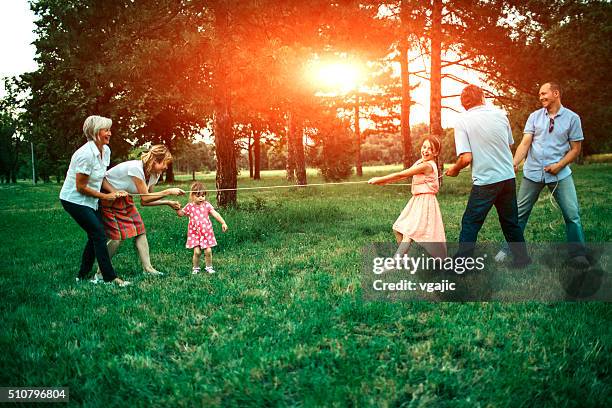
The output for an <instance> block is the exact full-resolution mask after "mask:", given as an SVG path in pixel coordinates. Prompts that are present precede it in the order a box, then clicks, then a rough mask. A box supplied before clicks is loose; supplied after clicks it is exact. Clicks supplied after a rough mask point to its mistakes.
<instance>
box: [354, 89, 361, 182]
mask: <svg viewBox="0 0 612 408" xmlns="http://www.w3.org/2000/svg"><path fill="white" fill-rule="evenodd" d="M355 138H356V139H357V149H356V150H357V151H356V157H355V170H356V172H357V175H358V176H363V169H362V167H361V130H360V129H359V92H358V91H355Z"/></svg>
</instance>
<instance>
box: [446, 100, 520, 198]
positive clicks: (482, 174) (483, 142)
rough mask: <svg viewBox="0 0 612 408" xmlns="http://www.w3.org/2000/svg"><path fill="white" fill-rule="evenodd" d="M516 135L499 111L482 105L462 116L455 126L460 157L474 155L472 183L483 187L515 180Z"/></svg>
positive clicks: (456, 144) (456, 143)
mask: <svg viewBox="0 0 612 408" xmlns="http://www.w3.org/2000/svg"><path fill="white" fill-rule="evenodd" d="M513 143H514V140H513V139H512V131H511V129H510V123H509V122H508V118H507V117H506V115H505V114H504V112H502V111H501V110H499V109H496V108H493V107H489V106H485V105H479V106H475V107H473V108H471V109H469V110H468V111H466V112H464V113H462V114H461V115H460V117H459V119H457V122H456V124H455V146H456V148H457V155H458V156H459V155H461V154H462V153H467V152H470V153H472V181H473V183H474V185H478V186H483V185H488V184H493V183H498V182H500V181H504V180H508V179H512V178H514V177H515V176H514V165H513V162H512V152H511V151H510V146H509V145H511V144H513Z"/></svg>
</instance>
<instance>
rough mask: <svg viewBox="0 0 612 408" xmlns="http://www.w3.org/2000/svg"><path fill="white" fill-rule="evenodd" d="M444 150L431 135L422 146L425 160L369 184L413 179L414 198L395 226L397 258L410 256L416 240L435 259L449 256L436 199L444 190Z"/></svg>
mask: <svg viewBox="0 0 612 408" xmlns="http://www.w3.org/2000/svg"><path fill="white" fill-rule="evenodd" d="M440 150H441V144H440V140H439V139H438V138H437V137H435V136H427V137H426V138H425V140H424V141H423V145H422V146H421V158H420V159H419V160H417V161H416V163H414V164H413V165H412V167H410V168H409V169H406V170H403V171H400V172H397V173H392V174H388V175H386V176H382V177H373V178H371V179H370V180H368V183H369V184H378V185H384V184H387V183H391V182H394V181H398V180H403V179H406V178H408V177H412V189H411V192H412V198H411V199H410V201H408V204H407V205H406V207H405V208H404V210H403V211H402V213H401V214H400V216H399V217H398V219H397V220H396V221H395V223H394V224H393V232H394V233H395V238H396V240H397V243H398V244H399V247H398V249H397V252H396V255H399V256H403V255H405V254H407V253H408V250H409V249H410V244H411V243H412V242H413V241H415V242H417V243H419V245H421V246H422V247H423V248H424V249H425V250H427V252H429V254H430V255H431V256H434V257H441V258H445V257H446V235H445V233H444V224H443V222H442V213H441V212H440V206H439V204H438V200H437V198H436V193H437V192H438V190H439V189H440V183H439V180H440V176H439V174H440V166H439V157H440Z"/></svg>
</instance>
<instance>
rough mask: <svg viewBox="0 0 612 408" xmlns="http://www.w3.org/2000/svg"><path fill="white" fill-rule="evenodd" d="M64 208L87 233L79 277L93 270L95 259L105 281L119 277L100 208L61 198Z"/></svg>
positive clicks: (83, 276) (82, 277) (83, 277)
mask: <svg viewBox="0 0 612 408" xmlns="http://www.w3.org/2000/svg"><path fill="white" fill-rule="evenodd" d="M60 202H61V203H62V206H63V207H64V210H66V212H67V213H68V214H70V216H71V217H72V218H74V220H75V221H76V222H77V224H79V226H80V227H81V228H83V230H84V231H85V232H86V233H87V243H86V244H85V248H84V249H83V256H82V257H81V268H80V269H79V278H81V279H85V278H87V276H88V275H89V273H90V272H91V268H92V267H93V263H94V260H97V261H98V266H99V267H100V270H101V271H102V276H103V277H104V281H105V282H111V281H112V280H113V279H115V278H116V277H117V274H116V273H115V270H114V269H113V265H112V264H111V260H110V256H109V255H108V249H107V248H106V234H105V233H104V226H103V224H102V214H101V212H100V209H99V208H98V210H97V211H96V210H94V209H93V208H91V207H87V206H85V205H79V204H74V203H71V202H68V201H64V200H60Z"/></svg>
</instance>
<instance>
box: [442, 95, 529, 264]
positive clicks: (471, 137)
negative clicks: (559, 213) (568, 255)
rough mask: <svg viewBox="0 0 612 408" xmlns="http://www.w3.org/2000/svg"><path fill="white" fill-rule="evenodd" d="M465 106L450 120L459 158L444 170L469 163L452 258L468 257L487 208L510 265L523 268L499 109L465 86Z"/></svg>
mask: <svg viewBox="0 0 612 408" xmlns="http://www.w3.org/2000/svg"><path fill="white" fill-rule="evenodd" d="M461 104H462V105H463V107H464V108H465V109H466V112H464V113H462V114H461V115H460V117H459V119H458V120H457V123H456V124H455V148H456V150H457V156H459V159H458V160H457V162H456V163H455V164H454V165H453V166H452V167H451V168H450V169H448V170H447V171H446V175H447V176H450V177H456V176H457V175H458V174H459V171H460V170H461V169H462V168H464V167H467V166H468V165H470V164H471V165H472V181H473V185H472V190H471V192H470V197H469V199H468V203H467V207H466V209H465V212H464V214H463V218H462V220H461V233H460V234H459V252H458V253H457V255H455V256H456V257H461V256H471V254H472V252H473V249H474V245H475V243H476V240H477V239H478V233H479V232H480V229H481V228H482V225H483V223H484V221H485V219H486V217H487V214H488V213H489V211H490V210H491V208H492V207H493V206H495V208H496V209H497V215H498V217H499V223H500V225H501V228H502V231H503V233H504V237H505V238H506V241H507V242H508V243H510V244H511V245H510V249H512V253H513V255H514V262H513V265H514V266H517V267H522V266H526V265H527V264H529V263H530V262H531V259H530V258H529V256H528V255H527V248H526V246H525V238H524V237H523V229H522V228H521V227H520V226H519V223H518V209H517V202H516V180H515V174H514V167H513V162H512V151H511V150H510V145H512V144H513V143H514V140H513V139H512V131H511V129H510V123H509V122H508V118H507V117H506V115H505V113H504V112H502V111H501V110H499V109H496V108H493V107H489V106H486V105H485V98H484V92H483V91H482V89H481V88H479V87H477V86H475V85H468V86H467V87H465V88H464V89H463V91H462V92H461Z"/></svg>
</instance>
